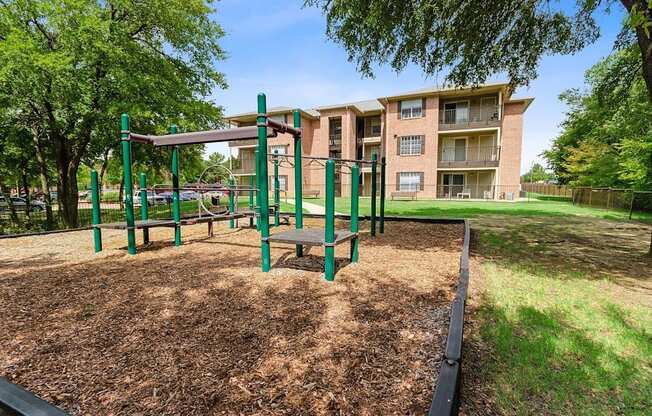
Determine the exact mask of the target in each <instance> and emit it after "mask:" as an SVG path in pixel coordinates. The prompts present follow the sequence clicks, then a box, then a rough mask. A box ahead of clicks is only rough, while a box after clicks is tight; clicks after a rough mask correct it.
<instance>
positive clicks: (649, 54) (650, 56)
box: [621, 0, 652, 257]
mask: <svg viewBox="0 0 652 416" xmlns="http://www.w3.org/2000/svg"><path fill="white" fill-rule="evenodd" d="M621 2H622V4H623V5H624V6H625V8H626V9H627V11H628V12H630V13H631V12H632V9H633V8H634V7H636V9H637V10H641V11H643V13H644V14H645V17H646V20H647V21H648V22H650V21H652V9H651V8H649V7H648V3H647V1H641V0H621ZM635 32H636V41H637V42H638V47H639V49H640V50H641V60H642V63H643V65H642V69H643V70H642V72H643V80H645V86H646V87H647V96H648V100H649V101H650V102H651V103H652V38H651V37H650V36H649V35H648V34H647V33H646V31H645V28H643V27H642V26H638V27H636V29H635ZM650 169H652V155H651V157H650ZM648 256H650V257H652V233H651V235H650V249H649V250H648Z"/></svg>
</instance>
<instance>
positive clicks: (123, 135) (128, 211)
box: [120, 113, 136, 254]
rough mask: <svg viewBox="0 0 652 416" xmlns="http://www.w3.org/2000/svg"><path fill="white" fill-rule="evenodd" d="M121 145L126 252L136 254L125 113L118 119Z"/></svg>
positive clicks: (129, 144)
mask: <svg viewBox="0 0 652 416" xmlns="http://www.w3.org/2000/svg"><path fill="white" fill-rule="evenodd" d="M120 124H121V132H120V141H121V143H122V169H123V170H122V172H123V175H124V188H125V219H126V220H127V252H128V253H129V254H136V227H135V222H134V188H133V178H132V175H131V142H130V141H129V116H128V115H127V114H126V113H123V114H122V117H121V118H120Z"/></svg>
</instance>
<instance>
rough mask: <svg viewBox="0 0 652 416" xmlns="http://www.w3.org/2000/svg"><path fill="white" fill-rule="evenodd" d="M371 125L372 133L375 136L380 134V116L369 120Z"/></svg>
mask: <svg viewBox="0 0 652 416" xmlns="http://www.w3.org/2000/svg"><path fill="white" fill-rule="evenodd" d="M369 127H370V128H371V135H372V136H373V137H375V136H380V118H372V119H371V121H369Z"/></svg>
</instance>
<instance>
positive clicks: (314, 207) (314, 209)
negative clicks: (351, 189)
mask: <svg viewBox="0 0 652 416" xmlns="http://www.w3.org/2000/svg"><path fill="white" fill-rule="evenodd" d="M287 203H288V204H292V205H294V199H293V198H288V199H287ZM302 206H303V209H305V210H306V211H308V213H310V214H320V215H324V214H325V213H326V208H325V207H324V206H322V205H318V204H313V203H312V202H307V201H306V200H305V199H304V200H303V205H302ZM335 215H344V214H342V213H341V212H337V211H335Z"/></svg>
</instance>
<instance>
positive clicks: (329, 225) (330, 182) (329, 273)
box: [324, 159, 335, 282]
mask: <svg viewBox="0 0 652 416" xmlns="http://www.w3.org/2000/svg"><path fill="white" fill-rule="evenodd" d="M324 253H325V254H324V256H325V258H324V277H325V278H326V280H328V281H329V282H332V281H333V280H334V279H335V162H334V161H333V159H328V161H326V230H325V235H324Z"/></svg>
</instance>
